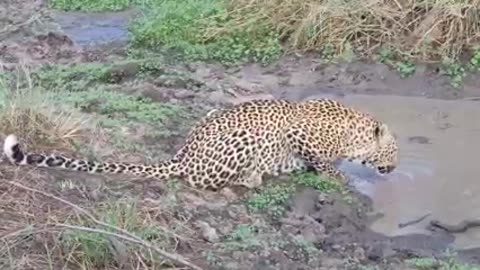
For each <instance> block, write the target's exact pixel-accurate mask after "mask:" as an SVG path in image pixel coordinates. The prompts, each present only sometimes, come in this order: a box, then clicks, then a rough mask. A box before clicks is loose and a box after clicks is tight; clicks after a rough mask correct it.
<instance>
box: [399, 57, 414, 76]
mask: <svg viewBox="0 0 480 270" xmlns="http://www.w3.org/2000/svg"><path fill="white" fill-rule="evenodd" d="M395 66H396V69H397V71H398V72H399V73H400V76H401V77H402V78H406V77H409V76H412V75H413V74H414V73H415V70H416V66H415V64H413V63H412V62H410V61H405V62H397V63H396V64H395Z"/></svg>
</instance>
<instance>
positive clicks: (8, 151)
mask: <svg viewBox="0 0 480 270" xmlns="http://www.w3.org/2000/svg"><path fill="white" fill-rule="evenodd" d="M18 145H19V142H18V138H17V136H15V135H14V134H10V135H8V136H7V138H5V141H4V143H3V153H4V154H5V155H6V156H7V158H8V159H9V160H10V161H13V159H14V158H13V156H14V154H15V150H14V148H16V147H18Z"/></svg>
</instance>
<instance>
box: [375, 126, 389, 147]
mask: <svg viewBox="0 0 480 270" xmlns="http://www.w3.org/2000/svg"><path fill="white" fill-rule="evenodd" d="M388 133H389V130H388V127H387V125H385V124H384V123H377V124H376V125H375V128H374V129H373V136H374V137H375V139H376V140H377V142H379V143H380V142H382V141H383V138H384V137H385V135H387V134H388Z"/></svg>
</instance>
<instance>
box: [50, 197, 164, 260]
mask: <svg viewBox="0 0 480 270" xmlns="http://www.w3.org/2000/svg"><path fill="white" fill-rule="evenodd" d="M139 210H141V209H139V207H138V206H137V203H136V201H133V200H129V201H118V202H107V203H104V204H103V205H98V206H97V207H96V211H97V213H96V214H97V215H98V216H100V217H102V219H103V222H105V223H107V224H109V225H111V226H113V227H116V228H121V229H124V230H127V231H129V232H131V233H134V234H135V235H137V236H139V237H141V238H143V239H148V240H150V241H152V242H154V243H156V244H159V245H161V246H165V245H169V244H170V243H169V241H170V239H169V237H166V236H165V234H164V233H163V232H162V231H160V230H159V229H158V228H156V227H155V226H154V225H153V224H144V220H143V218H145V217H142V216H141V215H140V213H139ZM72 221H73V222H72V223H73V224H72V225H74V226H77V227H82V228H90V229H93V230H95V229H97V230H106V231H108V232H111V233H115V232H116V231H115V230H112V229H108V228H107V229H105V228H104V226H99V225H98V224H94V223H92V222H91V221H89V220H85V219H77V220H72ZM59 244H60V245H61V246H62V249H63V250H64V251H65V252H67V253H69V254H72V256H73V258H72V260H73V261H77V262H81V263H80V265H79V266H80V267H81V268H84V269H89V268H92V267H101V266H105V265H112V264H114V263H122V261H123V263H125V261H126V260H129V259H133V260H135V257H134V256H135V251H136V250H138V247H134V246H127V245H125V244H123V243H122V242H120V241H118V240H116V239H115V238H113V237H111V236H109V235H106V234H104V233H98V232H89V231H83V230H75V229H67V230H66V231H65V232H63V234H62V236H61V240H60V243H59ZM130 257H132V258H130ZM149 263H151V262H149Z"/></svg>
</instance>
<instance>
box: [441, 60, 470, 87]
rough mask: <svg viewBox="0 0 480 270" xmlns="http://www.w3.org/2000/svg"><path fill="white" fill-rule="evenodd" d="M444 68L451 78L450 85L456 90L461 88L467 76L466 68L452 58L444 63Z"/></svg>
mask: <svg viewBox="0 0 480 270" xmlns="http://www.w3.org/2000/svg"><path fill="white" fill-rule="evenodd" d="M442 67H443V69H444V70H445V72H446V74H447V76H448V77H449V78H450V84H451V85H452V86H453V87H455V88H459V87H460V86H461V85H462V83H463V79H464V78H465V76H466V74H465V68H464V67H463V66H462V65H461V64H459V63H457V62H456V61H455V60H453V59H452V58H445V59H444V60H443V62H442Z"/></svg>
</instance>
